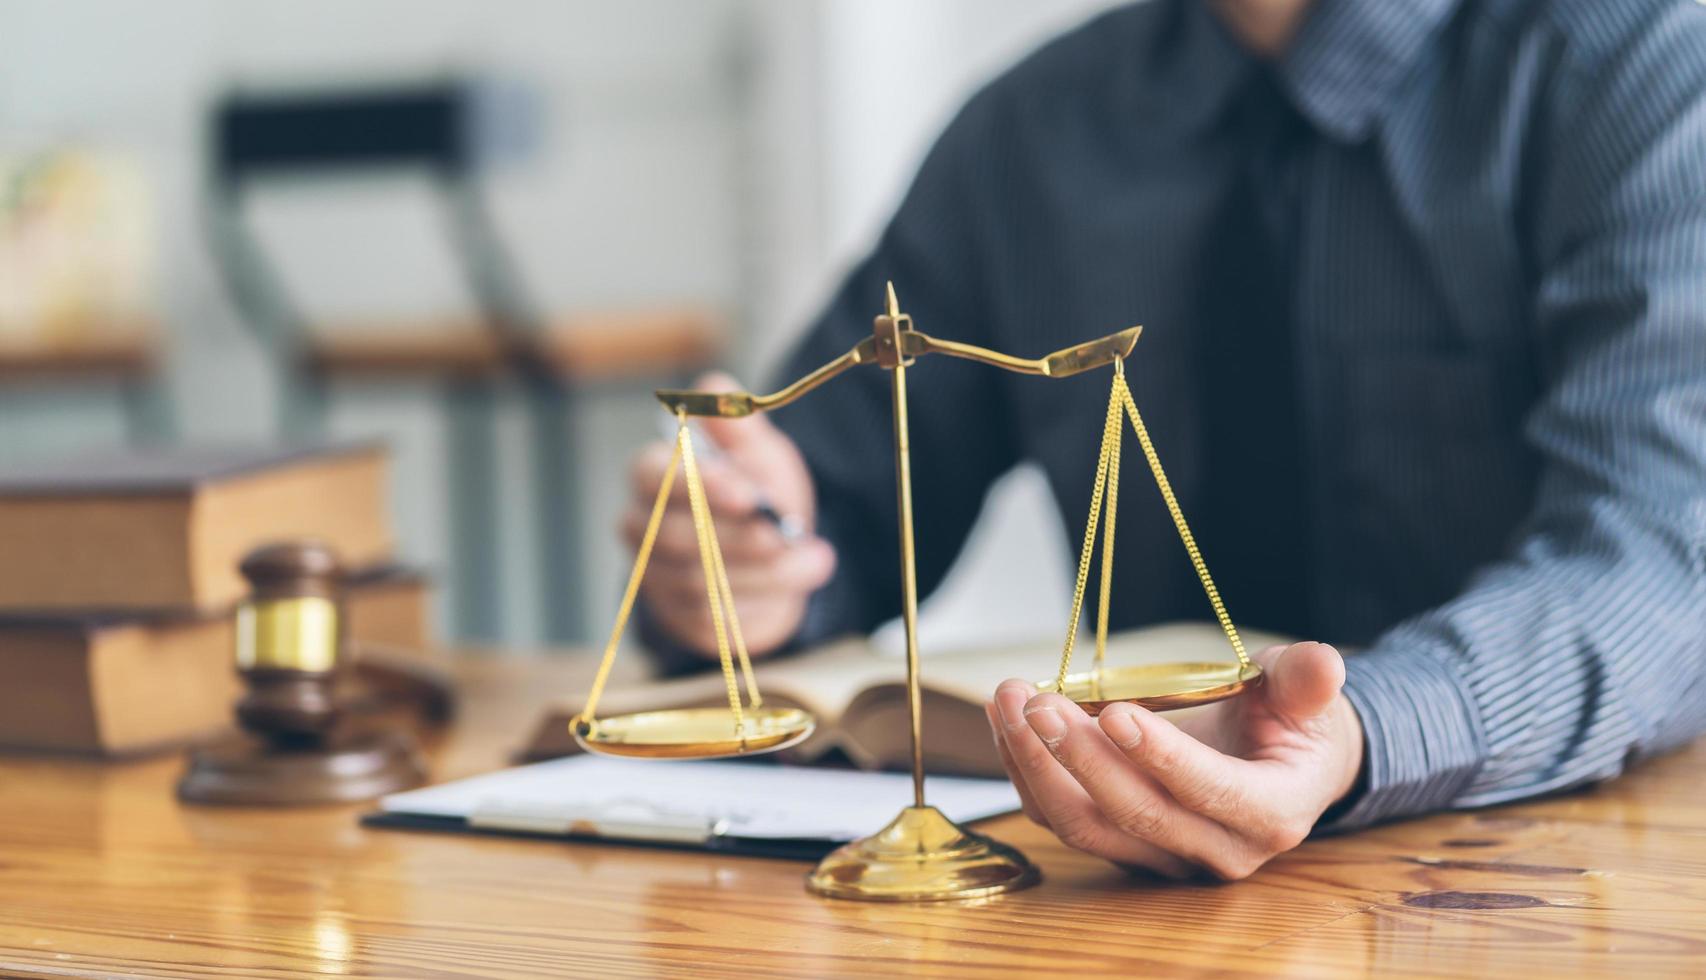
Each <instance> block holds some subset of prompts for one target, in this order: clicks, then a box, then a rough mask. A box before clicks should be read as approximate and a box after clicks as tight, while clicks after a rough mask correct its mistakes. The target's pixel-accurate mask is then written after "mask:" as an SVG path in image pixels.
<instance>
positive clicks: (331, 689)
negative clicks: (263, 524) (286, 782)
mask: <svg viewBox="0 0 1706 980" xmlns="http://www.w3.org/2000/svg"><path fill="white" fill-rule="evenodd" d="M240 570H241V571H242V574H243V577H244V578H245V579H247V580H248V582H249V588H250V598H249V600H248V601H246V602H245V603H243V605H242V606H240V607H239V608H238V610H237V651H236V654H237V670H238V672H239V673H240V674H241V675H242V677H243V681H244V683H245V684H246V685H247V686H248V692H247V693H246V694H245V695H244V696H243V698H242V700H241V701H239V702H238V704H237V719H238V721H239V722H241V723H242V725H243V727H244V728H246V729H248V730H249V731H251V732H254V733H255V734H256V735H260V736H262V737H265V738H268V739H271V740H273V741H275V742H281V743H289V742H305V743H313V742H317V741H319V740H320V739H321V738H323V737H324V736H325V735H326V734H327V733H328V732H329V731H330V730H331V728H332V725H333V723H334V722H335V721H336V720H337V714H338V711H337V704H336V701H335V698H334V693H335V686H336V684H335V682H336V679H337V673H338V668H339V665H340V663H341V661H342V659H343V650H342V647H343V625H342V616H341V615H340V612H341V607H340V601H339V600H340V596H341V591H342V577H343V574H342V568H341V566H340V565H339V562H338V557H337V555H336V554H335V553H334V552H333V551H332V550H331V549H330V548H328V547H327V546H325V545H323V544H320V543H319V542H315V541H290V542H283V543H279V544H273V545H268V546H266V547H263V548H260V549H258V550H256V551H253V552H251V553H250V554H249V556H248V557H247V558H245V559H244V560H243V564H242V565H241V566H240Z"/></svg>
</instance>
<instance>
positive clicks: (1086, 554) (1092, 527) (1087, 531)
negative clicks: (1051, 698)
mask: <svg viewBox="0 0 1706 980" xmlns="http://www.w3.org/2000/svg"><path fill="white" fill-rule="evenodd" d="M1120 384H1121V379H1120V376H1119V375H1118V374H1116V375H1114V385H1115V388H1114V392H1113V394H1112V395H1111V396H1110V397H1109V398H1108V413H1107V416H1106V417H1105V418H1104V420H1103V422H1102V451H1101V454H1100V455H1099V456H1098V457H1097V459H1096V485H1095V489H1093V490H1092V491H1091V492H1090V518H1089V520H1088V521H1086V522H1085V525H1084V547H1083V548H1082V549H1080V551H1079V553H1078V578H1077V580H1076V581H1074V582H1073V585H1072V614H1071V618H1070V619H1069V620H1067V623H1066V645H1065V647H1064V648H1063V649H1062V650H1061V654H1060V673H1059V676H1057V677H1056V679H1055V690H1057V691H1065V690H1066V674H1067V672H1068V671H1069V670H1071V669H1072V648H1073V646H1074V645H1075V644H1076V643H1077V642H1078V620H1079V617H1080V616H1082V615H1083V613H1084V586H1085V585H1086V584H1087V583H1088V582H1089V579H1090V555H1091V554H1092V553H1093V552H1094V551H1095V550H1096V524H1097V522H1098V521H1099V520H1100V519H1101V516H1102V497H1103V495H1104V494H1105V492H1106V490H1107V485H1108V465H1109V463H1110V462H1111V461H1112V459H1113V452H1112V447H1113V446H1115V445H1117V444H1118V443H1119V440H1120V402H1119V387H1118V386H1119V385H1120ZM1115 479H1116V480H1117V479H1118V478H1117V477H1116V478H1115ZM1110 516H1112V515H1110ZM1103 581H1104V582H1106V581H1107V565H1106V564H1104V565H1103ZM1103 588H1104V591H1105V590H1106V585H1104V586H1103ZM1105 598H1106V597H1105V596H1104V599H1105Z"/></svg>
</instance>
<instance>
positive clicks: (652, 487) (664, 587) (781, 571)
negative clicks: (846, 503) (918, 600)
mask: <svg viewBox="0 0 1706 980" xmlns="http://www.w3.org/2000/svg"><path fill="white" fill-rule="evenodd" d="M695 387H696V388H699V389H700V390H708V391H728V390H731V389H734V388H737V387H739V386H738V385H737V384H735V382H734V379H733V378H730V377H728V376H727V375H721V374H714V375H707V376H706V377H703V378H700V379H699V381H698V382H697V384H696V385H695ZM701 431H703V432H704V434H705V436H706V438H708V439H710V440H711V441H712V442H714V443H716V444H717V446H718V448H719V449H721V451H722V454H721V458H716V459H710V458H706V456H707V454H704V453H703V452H701V454H700V455H699V457H698V460H699V472H700V474H701V477H702V478H703V480H704V483H705V498H706V503H707V504H708V505H709V506H710V510H711V515H712V519H713V520H714V521H715V523H716V526H717V540H718V541H719V543H720V544H721V545H722V549H723V562H724V564H725V565H727V566H728V573H729V585H730V587H731V588H732V589H733V590H734V597H735V609H736V612H737V613H738V614H739V615H740V624H741V633H742V635H744V636H745V637H746V642H747V646H748V648H749V649H750V650H751V652H752V653H753V654H754V655H759V654H764V653H768V652H770V651H772V650H774V649H776V648H777V647H779V646H781V645H782V644H783V643H786V642H787V641H788V640H789V638H791V637H792V636H793V635H794V633H795V632H796V631H797V630H798V629H799V627H800V620H801V619H802V618H803V617H804V616H805V611H806V599H807V598H808V597H810V596H811V594H812V593H813V592H815V591H816V590H817V589H819V588H821V587H822V586H823V585H824V583H826V582H828V581H829V577H830V575H831V574H832V573H833V572H834V571H835V549H834V548H832V547H831V546H830V544H829V542H827V541H825V540H823V539H822V538H819V537H817V536H816V535H815V534H813V533H812V532H813V530H814V529H815V527H816V520H817V501H816V498H815V495H814V493H813V491H812V478H811V473H810V471H808V470H807V469H806V461H805V458H804V457H803V456H801V455H800V450H799V447H797V446H795V445H794V443H793V441H792V440H790V439H789V438H788V437H787V436H785V435H783V434H782V432H781V430H779V429H777V428H776V427H775V426H774V425H771V424H770V420H769V419H767V418H765V417H764V416H762V415H755V416H751V417H748V418H742V419H704V420H703V428H702V430H701ZM700 445H702V443H700ZM673 451H674V447H673V446H672V445H670V444H669V443H662V442H660V443H656V444H654V445H650V446H647V447H646V448H645V449H643V450H641V451H640V452H639V454H638V455H636V456H635V458H634V463H633V467H632V475H633V486H634V493H633V497H632V499H631V500H630V501H629V505H628V510H627V512H626V513H625V514H624V515H623V518H622V533H623V536H624V537H625V538H626V539H627V541H628V544H629V546H630V547H636V548H637V547H638V546H639V543H640V538H641V536H642V535H643V534H644V533H645V529H646V519H647V517H649V516H650V514H651V509H652V503H653V501H655V500H656V499H657V492H658V485H659V484H660V483H662V482H663V474H664V470H665V469H666V468H667V467H668V465H669V457H670V454H671V452H673ZM761 503H768V504H769V505H770V506H771V507H772V508H774V509H775V511H776V513H778V514H780V515H781V516H782V518H783V519H784V520H788V521H792V522H794V523H796V524H797V526H798V527H799V528H800V529H801V530H802V532H803V534H802V536H801V537H799V538H798V539H797V540H794V541H792V542H790V541H788V540H786V539H784V538H783V536H782V532H781V531H780V530H778V529H777V527H776V525H775V524H773V523H772V522H770V521H768V520H766V519H765V518H763V517H761V516H760V515H759V513H758V509H759V505H760V504H761ZM640 588H641V592H642V593H643V594H644V596H645V600H646V608H647V611H648V612H649V613H650V614H651V617H652V620H653V622H655V623H656V624H657V625H658V626H659V627H660V628H661V629H663V630H664V631H665V632H666V633H668V634H669V636H670V637H671V638H673V639H674V640H675V641H676V642H677V643H680V644H682V645H683V646H685V647H687V648H689V649H691V650H693V651H695V652H697V653H701V654H704V655H706V656H715V655H716V652H717V640H716V634H715V633H714V632H712V628H711V610H710V603H709V601H708V600H707V599H706V597H705V573H704V571H703V569H702V567H701V565H700V564H699V539H698V537H697V536H696V535H695V534H694V531H693V515H692V512H691V511H690V510H689V508H688V505H687V480H686V477H685V475H684V474H682V473H679V472H678V473H677V474H676V478H675V486H674V487H673V488H672V489H671V491H670V502H669V509H668V510H667V511H666V512H665V514H664V518H663V523H662V524H660V525H659V526H658V537H657V543H656V544H655V545H654V546H653V550H652V561H651V566H650V568H648V569H647V571H646V577H645V581H644V582H643V583H642V584H641V586H640Z"/></svg>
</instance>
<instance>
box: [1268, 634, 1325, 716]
mask: <svg viewBox="0 0 1706 980" xmlns="http://www.w3.org/2000/svg"><path fill="white" fill-rule="evenodd" d="M1265 652H1266V651H1264V653H1265ZM1264 668H1265V670H1266V674H1267V676H1266V677H1265V678H1263V686H1264V687H1265V688H1266V690H1265V691H1264V692H1262V693H1263V696H1264V697H1266V698H1267V699H1268V704H1269V706H1271V707H1272V708H1273V710H1274V711H1275V713H1277V714H1279V715H1281V716H1282V717H1285V718H1287V719H1290V720H1292V721H1306V720H1308V719H1311V718H1314V717H1316V716H1317V715H1319V714H1321V713H1322V712H1323V711H1326V710H1327V706H1328V705H1330V704H1332V703H1333V699H1334V698H1336V697H1338V696H1339V689H1340V688H1342V687H1344V686H1345V661H1344V658H1342V657H1340V656H1339V651H1337V650H1335V649H1333V648H1332V647H1330V646H1328V645H1327V644H1325V643H1293V644H1292V645H1291V646H1289V647H1286V648H1285V649H1284V650H1282V651H1281V652H1280V653H1279V654H1278V655H1277V656H1275V657H1274V658H1273V659H1272V660H1271V661H1269V662H1268V663H1266V664H1264Z"/></svg>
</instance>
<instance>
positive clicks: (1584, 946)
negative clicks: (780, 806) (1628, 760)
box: [0, 660, 1706, 978]
mask: <svg viewBox="0 0 1706 980" xmlns="http://www.w3.org/2000/svg"><path fill="white" fill-rule="evenodd" d="M583 663H584V661H579V662H569V663H564V662H561V661H559V662H555V663H545V662H539V661H524V660H509V661H492V660H481V661H471V662H465V663H462V664H459V666H458V668H457V670H458V674H459V676H460V677H461V680H462V683H463V685H464V694H465V701H464V712H463V717H462V720H461V721H460V722H458V724H457V726H456V728H455V729H454V730H453V731H452V732H451V733H450V734H449V735H448V736H446V737H445V738H444V739H443V740H442V741H441V743H440V744H438V745H436V746H435V747H434V759H435V773H436V775H437V776H439V777H445V778H448V777H451V776H459V775H465V774H468V773H472V772H476V771H480V770H483V769H486V768H490V767H492V766H495V765H498V764H500V763H501V762H502V760H503V758H504V756H505V753H506V752H508V751H510V750H512V749H514V748H515V747H516V744H517V741H518V740H519V739H520V738H522V737H523V735H524V733H525V732H526V731H527V730H528V727H529V724H530V723H531V722H532V720H533V712H534V711H535V709H536V706H537V705H538V704H540V703H541V701H542V700H543V699H545V698H548V697H551V696H558V695H565V694H567V695H570V696H572V693H573V692H574V691H575V690H577V689H578V687H579V686H580V683H581V680H582V678H583V677H584V669H583ZM180 765H181V763H180V761H179V760H176V759H161V760H154V761H147V762H140V763H132V764H124V765H114V764H99V763H91V762H73V761H67V760H64V759H40V758H35V759H32V758H21V757H14V758H0V975H5V976H8V977H10V976H27V977H37V976H40V977H63V976H150V977H154V976H161V977H198V976H213V975H221V976H243V977H282V976H295V975H302V974H329V975H359V976H369V975H384V976H401V977H504V978H514V977H531V976H599V977H614V976H631V975H657V974H670V973H678V974H691V975H693V976H698V977H718V976H728V977H751V976H798V975H829V974H865V975H881V976H891V975H894V974H897V973H906V972H916V973H920V974H928V975H933V976H974V975H976V976H984V975H990V974H991V973H1044V972H1049V973H1062V974H1068V973H1070V974H1096V973H1106V974H1118V975H1123V976H1127V977H1139V976H1157V975H1169V976H1170V975H1179V974H1194V973H1215V974H1219V975H1229V976H1247V975H1248V976H1254V975H1271V974H1293V975H1300V976H1308V977H1333V976H1362V975H1366V974H1370V973H1378V974H1381V975H1418V976H1443V975H1466V974H1474V975H1477V976H1482V977H1495V978H1496V977H1517V976H1521V977H1524V978H1529V977H1535V978H1538V977H1555V976H1566V975H1590V974H1601V975H1609V974H1614V973H1615V974H1621V975H1623V976H1624V977H1627V978H1635V977H1651V976H1660V975H1676V976H1689V975H1692V976H1696V977H1700V976H1706V779H1703V778H1702V777H1703V776H1706V744H1696V745H1695V746H1694V747H1692V748H1690V749H1688V750H1686V751H1684V752H1682V753H1680V754H1677V755H1673V756H1670V757H1668V758H1665V759H1661V760H1658V761H1656V762H1652V763H1649V764H1646V765H1643V766H1640V767H1638V768H1637V769H1636V770H1635V771H1634V772H1632V773H1631V774H1630V775H1628V776H1627V777H1625V778H1624V779H1622V780H1619V781H1617V782H1615V783H1612V784H1608V785H1606V786H1603V787H1600V788H1597V789H1593V790H1589V791H1585V792H1581V793H1577V794H1574V795H1570V796H1566V797H1560V798H1554V799H1551V800H1545V801H1540V802H1534V803H1529V804H1524V805H1520V806H1512V807H1505V808H1501V809H1497V810H1488V811H1483V812H1478V813H1464V814H1452V815H1446V816H1439V817H1434V818H1431V819H1426V820H1418V821H1413V822H1409V823H1403V824H1398V825H1394V826H1389V827H1385V828H1381V829H1377V830H1374V831H1370V832H1367V833H1363V834H1359V835H1354V836H1347V837H1341V838H1336V839H1328V840H1319V841H1311V842H1309V843H1306V844H1305V845H1304V846H1302V847H1300V848H1298V849H1297V850H1296V851H1295V852H1293V853H1291V854H1289V855H1286V856H1284V857H1282V858H1280V859H1278V860H1276V861H1274V862H1273V863H1271V864H1270V865H1269V866H1268V867H1267V868H1265V869H1263V870H1262V871H1261V872H1259V873H1258V874H1257V875H1255V876H1254V877H1252V878H1251V879H1249V880H1248V881H1244V882H1241V883H1238V884H1233V885H1210V884H1159V883H1154V882H1146V881H1138V880H1134V879H1131V878H1128V877H1126V876H1125V875H1123V874H1122V873H1120V872H1119V871H1117V870H1115V869H1114V868H1112V867H1110V866H1107V865H1104V864H1102V863H1100V862H1098V861H1095V860H1092V859H1090V858H1086V857H1081V856H1079V855H1077V854H1075V853H1073V852H1071V851H1068V850H1066V849H1065V848H1062V847H1060V846H1059V845H1058V844H1055V843H1053V842H1052V841H1051V840H1050V839H1049V838H1048V836H1047V835H1046V834H1044V833H1042V832H1041V831H1039V830H1037V829H1036V828H1033V827H1032V826H1030V825H1029V824H1027V823H1026V822H1024V820H1023V819H1022V818H1016V817H1008V818H1002V819H999V820H995V821H991V822H990V823H988V824H986V825H985V829H987V830H988V831H990V832H991V833H993V834H995V835H996V836H999V837H1001V838H1003V839H1005V840H1008V841H1010V842H1012V843H1014V844H1017V845H1019V846H1021V847H1022V848H1024V850H1025V851H1026V852H1028V853H1029V854H1030V855H1031V857H1032V858H1033V859H1034V860H1036V861H1037V862H1038V863H1039V864H1040V865H1041V866H1042V869H1043V873H1044V875H1045V880H1044V883H1043V884H1042V885H1041V886H1039V887H1037V888H1034V889H1031V890H1029V891H1025V892H1021V893H1018V894H1014V895H1009V896H1005V897H1001V898H997V899H994V900H990V901H987V902H985V903H983V904H978V905H915V906H895V905H867V904H859V903H846V902H833V901H828V900H824V899H818V898H814V897H812V896H810V895H807V894H806V893H805V891H804V889H803V888H802V877H803V875H804V873H805V871H806V870H807V866H806V865H805V864H803V863H798V862H788V861H775V860H759V859H753V858H740V857H725V856H712V855H699V854H689V853H681V852H667V851H654V850H645V849H640V848H623V847H607V846H592V845H587V844H567V843H556V842H544V841H522V840H504V839H481V838H473V837H467V836H454V835H430V834H424V833H404V832H398V831H378V830H365V829H363V828H361V827H360V826H358V825H357V823H356V814H357V813H358V812H359V809H360V808H341V807H333V808H329V809H310V810H235V809H232V810H221V809H206V808H200V809H197V808H190V807H185V806H181V805H179V804H178V803H177V802H175V800H174V799H173V797H172V785H173V782H174V780H175V779H176V777H177V775H178V772H179V768H180ZM873 829H875V828H873Z"/></svg>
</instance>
